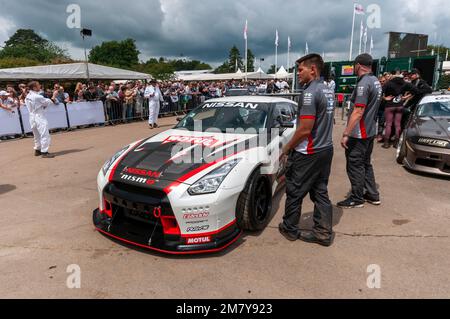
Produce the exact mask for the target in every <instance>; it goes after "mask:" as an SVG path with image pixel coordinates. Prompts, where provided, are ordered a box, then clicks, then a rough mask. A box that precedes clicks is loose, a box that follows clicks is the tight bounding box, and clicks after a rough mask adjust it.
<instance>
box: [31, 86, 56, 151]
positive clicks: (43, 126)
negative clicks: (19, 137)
mask: <svg viewBox="0 0 450 319" xmlns="http://www.w3.org/2000/svg"><path fill="white" fill-rule="evenodd" d="M25 104H26V106H27V109H28V112H29V113H30V125H31V129H32V130H33V135H34V149H35V150H36V151H41V152H42V153H48V149H49V148H50V142H51V138H50V132H49V130H48V121H47V119H46V118H45V108H47V107H48V106H49V105H51V104H53V101H52V100H50V99H46V98H45V97H43V96H42V95H39V94H38V93H36V92H34V91H31V92H30V93H29V94H28V95H27V97H26V99H25Z"/></svg>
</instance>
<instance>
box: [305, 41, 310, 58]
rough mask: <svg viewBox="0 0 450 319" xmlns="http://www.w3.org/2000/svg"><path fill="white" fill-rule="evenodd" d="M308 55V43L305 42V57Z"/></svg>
mask: <svg viewBox="0 0 450 319" xmlns="http://www.w3.org/2000/svg"><path fill="white" fill-rule="evenodd" d="M308 54H309V47H308V42H306V48H305V55H308Z"/></svg>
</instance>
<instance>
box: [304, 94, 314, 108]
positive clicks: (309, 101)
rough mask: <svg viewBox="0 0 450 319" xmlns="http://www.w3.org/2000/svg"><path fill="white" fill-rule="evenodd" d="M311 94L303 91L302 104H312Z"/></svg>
mask: <svg viewBox="0 0 450 319" xmlns="http://www.w3.org/2000/svg"><path fill="white" fill-rule="evenodd" d="M312 99H313V94H312V93H305V94H304V95H303V106H307V105H312Z"/></svg>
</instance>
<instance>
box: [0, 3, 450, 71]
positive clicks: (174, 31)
mask: <svg viewBox="0 0 450 319" xmlns="http://www.w3.org/2000/svg"><path fill="white" fill-rule="evenodd" d="M0 3H1V7H2V13H0V21H1V22H2V23H3V22H4V21H8V23H9V24H10V25H9V28H8V26H7V25H5V28H6V29H7V30H8V33H9V35H10V34H11V33H12V32H14V31H15V29H16V28H32V29H35V30H36V31H38V32H39V33H41V34H43V35H45V36H46V37H47V38H48V39H50V40H52V41H56V42H58V43H65V44H67V45H68V48H69V51H70V52H71V53H72V54H73V55H74V56H75V57H78V58H80V57H81V56H78V55H79V53H80V52H81V51H80V48H82V42H81V38H80V36H79V30H74V29H69V28H67V26H66V20H67V15H68V14H67V13H66V8H67V6H68V5H69V4H72V3H75V4H79V5H80V6H81V9H82V24H83V25H84V26H86V27H89V28H92V29H93V30H94V37H93V38H92V39H89V41H88V46H89V47H90V46H93V45H96V44H99V43H101V42H102V41H106V40H121V39H125V38H128V37H130V38H133V39H135V40H136V41H137V44H138V47H139V49H140V51H141V52H142V55H141V58H142V59H147V58H148V57H151V56H155V57H158V56H170V57H176V56H180V55H184V56H187V57H191V58H196V59H201V60H205V61H208V62H211V63H214V64H216V63H220V62H221V61H223V60H225V59H226V56H227V51H228V49H229V48H230V47H231V46H232V45H234V44H235V45H238V46H239V47H240V48H241V49H243V46H244V40H243V29H244V23H245V20H246V19H248V21H249V46H250V48H251V49H252V50H253V51H254V53H255V54H256V56H257V57H265V58H266V59H267V62H266V64H267V65H268V64H271V63H273V58H274V57H273V56H274V41H275V29H277V28H278V30H279V34H280V47H279V53H280V61H281V62H280V64H286V63H285V62H286V56H285V53H286V50H287V37H288V35H289V36H291V39H292V42H293V58H294V57H297V56H298V55H300V54H302V53H303V52H304V48H305V42H306V41H308V45H309V48H310V51H316V52H319V53H322V52H325V53H326V55H327V57H329V58H331V59H346V58H347V57H348V48H349V44H350V31H351V22H352V21H351V19H352V3H351V1H346V2H345V4H344V2H342V1H333V0H308V1H306V0H246V1H233V0H228V1H225V0H195V1H192V0H190V1H188V0H135V1H130V2H127V1H116V0H110V1H101V2H100V1H95V2H94V1H87V0H78V1H75V0H63V1H50V0H16V1H10V0H1V1H0ZM361 3H362V4H364V5H368V4H370V3H377V4H378V5H380V7H381V8H382V16H381V18H382V29H376V30H371V31H370V32H371V34H372V35H373V37H374V42H375V55H378V56H381V55H385V54H386V50H387V36H386V35H385V32H388V31H391V30H395V31H403V32H420V33H428V34H430V40H431V42H433V40H435V39H434V38H436V41H439V42H442V43H443V44H447V45H450V34H449V33H448V32H446V29H447V28H448V23H449V21H450V12H449V10H444V8H446V7H447V6H448V4H447V1H445V0H430V1H427V3H426V5H424V3H423V2H421V1H419V0H394V1H387V0H383V1H381V0H379V1H370V0H364V1H361ZM358 18H359V17H358ZM3 24H5V23H3ZM358 26H359V22H358V21H357V27H356V28H355V31H356V33H355V48H356V49H355V52H356V50H357V47H358V36H359V27H358ZM4 32H5V31H3V33H4ZM435 33H437V34H438V36H436V37H434V38H433V36H432V35H433V34H435ZM0 36H2V37H5V35H4V34H2V33H1V32H0Z"/></svg>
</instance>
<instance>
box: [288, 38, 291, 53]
mask: <svg viewBox="0 0 450 319" xmlns="http://www.w3.org/2000/svg"><path fill="white" fill-rule="evenodd" d="M288 49H289V50H290V49H292V42H291V37H288Z"/></svg>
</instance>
